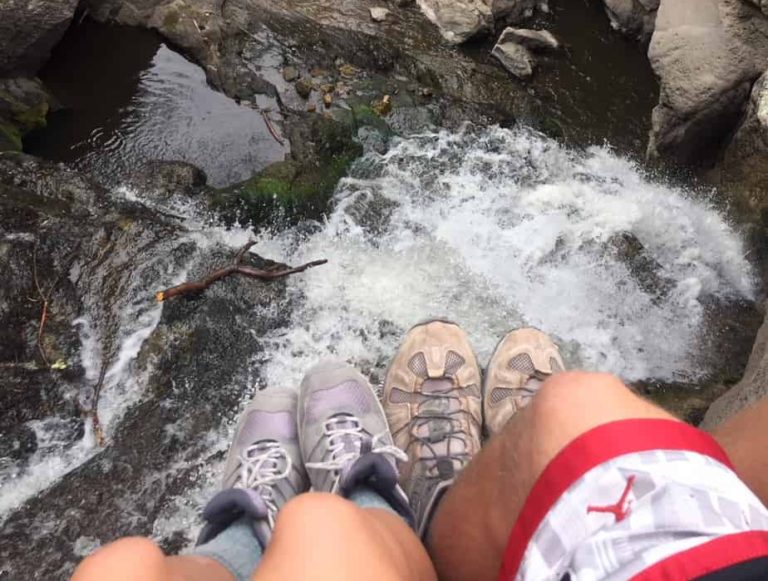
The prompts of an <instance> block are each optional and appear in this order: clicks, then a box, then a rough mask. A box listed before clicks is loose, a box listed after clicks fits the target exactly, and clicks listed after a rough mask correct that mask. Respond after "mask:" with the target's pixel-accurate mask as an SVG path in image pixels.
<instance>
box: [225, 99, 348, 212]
mask: <svg viewBox="0 0 768 581" xmlns="http://www.w3.org/2000/svg"><path fill="white" fill-rule="evenodd" d="M288 127H289V131H290V133H289V135H288V137H289V139H290V140H291V143H293V144H294V147H293V149H292V151H291V157H290V159H288V160H286V161H281V162H278V163H275V164H272V165H270V166H269V167H267V168H266V169H265V170H263V171H262V172H260V173H259V174H258V175H256V176H254V177H253V178H251V179H250V180H247V181H245V182H243V183H240V184H236V185H234V186H232V187H229V188H225V189H223V190H219V191H216V192H212V193H211V194H210V203H211V206H212V208H214V209H216V211H217V212H219V213H221V214H223V215H224V216H225V218H227V219H232V220H233V219H240V220H242V221H251V222H252V223H254V224H260V223H262V222H264V221H265V220H267V219H270V218H271V217H274V216H275V215H276V214H277V215H279V214H281V213H282V215H284V216H286V217H288V218H289V219H294V218H296V217H301V216H309V217H319V216H320V215H322V213H323V212H324V211H326V210H327V205H328V202H329V200H330V197H331V195H332V194H333V192H334V190H335V188H336V184H337V183H338V181H339V179H341V178H342V177H343V176H344V175H346V173H347V170H348V169H349V166H350V165H351V163H352V162H353V161H354V160H355V159H357V158H358V157H360V155H362V147H361V146H360V144H359V143H357V142H356V141H355V139H354V137H355V126H354V125H353V123H352V122H351V121H349V122H339V121H336V120H334V119H332V118H328V117H325V116H321V115H313V114H307V113H301V114H296V115H295V118H294V119H292V120H291V122H290V123H289V124H288Z"/></svg>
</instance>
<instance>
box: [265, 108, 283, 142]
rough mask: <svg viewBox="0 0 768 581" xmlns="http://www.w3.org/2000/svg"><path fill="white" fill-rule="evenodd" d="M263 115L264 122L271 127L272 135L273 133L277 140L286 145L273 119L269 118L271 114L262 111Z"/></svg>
mask: <svg viewBox="0 0 768 581" xmlns="http://www.w3.org/2000/svg"><path fill="white" fill-rule="evenodd" d="M261 116H262V117H263V118H264V123H266V124H267V129H269V133H270V135H272V137H274V138H275V141H277V142H278V143H279V144H280V145H285V141H284V140H283V138H282V137H280V136H279V135H278V134H277V131H275V127H274V126H273V125H272V120H271V119H270V118H269V115H267V112H266V111H262V112H261Z"/></svg>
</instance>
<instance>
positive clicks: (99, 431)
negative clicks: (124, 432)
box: [88, 361, 107, 446]
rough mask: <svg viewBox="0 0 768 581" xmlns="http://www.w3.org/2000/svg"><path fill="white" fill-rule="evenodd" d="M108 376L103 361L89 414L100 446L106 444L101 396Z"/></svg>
mask: <svg viewBox="0 0 768 581" xmlns="http://www.w3.org/2000/svg"><path fill="white" fill-rule="evenodd" d="M106 376H107V364H106V363H105V362H104V361H102V363H101V372H100V373H99V380H98V381H97V382H96V386H95V387H94V388H93V398H92V399H91V409H90V411H89V412H88V415H90V416H91V419H92V420H93V435H94V436H96V443H97V444H98V445H99V446H104V441H105V439H104V429H103V428H102V427H101V422H100V421H99V397H100V396H101V388H102V387H103V386H104V378H105V377H106Z"/></svg>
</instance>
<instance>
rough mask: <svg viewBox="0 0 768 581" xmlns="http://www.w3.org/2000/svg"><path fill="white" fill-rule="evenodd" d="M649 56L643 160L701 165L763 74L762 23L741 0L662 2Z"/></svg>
mask: <svg viewBox="0 0 768 581" xmlns="http://www.w3.org/2000/svg"><path fill="white" fill-rule="evenodd" d="M648 56H649V58H650V61H651V65H652V66H653V69H654V72H655V73H656V75H657V76H658V77H659V82H660V85H661V87H660V88H661V91H660V98H659V104H658V106H657V107H656V108H655V109H654V111H653V118H652V129H651V135H650V143H649V145H648V154H649V156H650V157H656V156H661V157H668V158H672V159H674V160H676V161H679V162H682V163H686V164H693V165H700V166H701V165H708V164H711V163H712V161H713V160H714V158H715V157H716V156H717V155H718V153H719V151H720V150H721V148H722V146H723V144H724V142H725V140H726V139H727V138H728V136H729V135H730V134H731V133H732V132H733V130H734V129H735V127H736V124H737V123H738V121H739V119H740V117H741V114H742V111H743V108H744V106H745V104H746V101H747V99H748V97H749V92H750V89H751V86H752V84H753V82H754V81H755V79H757V78H758V77H759V76H760V75H761V74H762V72H763V71H764V70H765V69H766V68H768V19H766V18H765V16H764V15H763V14H762V13H760V12H759V11H757V10H755V9H754V7H752V6H750V5H749V4H748V3H745V2H743V1H742V0H662V1H661V4H660V7H659V11H658V15H657V18H656V29H655V31H654V33H653V37H652V39H651V44H650V47H649V49H648Z"/></svg>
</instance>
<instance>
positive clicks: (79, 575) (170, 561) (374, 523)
mask: <svg viewBox="0 0 768 581" xmlns="http://www.w3.org/2000/svg"><path fill="white" fill-rule="evenodd" d="M310 578H311V579H318V580H320V581H322V580H325V579H327V580H328V581H344V580H346V579H349V580H350V581H352V580H355V581H356V580H358V579H362V578H365V579H370V580H372V581H376V580H385V579H387V580H397V579H403V580H405V579H407V580H409V581H411V580H412V581H432V580H433V579H435V578H436V577H435V573H434V569H433V568H432V564H431V563H430V561H429V557H428V556H427V553H426V551H425V550H424V547H423V546H422V544H421V542H420V541H419V539H418V537H417V536H416V535H415V534H414V532H413V531H412V530H411V529H410V528H409V527H408V525H406V523H405V521H404V520H403V519H402V518H400V517H398V516H396V515H394V514H392V513H391V512H389V511H386V510H381V509H375V508H366V509H364V508H360V507H358V506H357V505H355V504H353V503H352V502H350V501H348V500H345V499H343V498H341V497H339V496H336V495H331V494H323V493H310V494H303V495H301V496H298V497H296V498H295V499H293V500H291V501H290V502H289V503H288V504H286V505H285V507H284V508H283V509H282V510H281V511H280V513H279V515H278V519H277V523H276V525H275V530H274V533H273V537H272V541H271V542H270V544H269V546H268V548H267V550H266V552H265V553H264V557H263V559H262V561H261V563H260V564H259V567H258V568H257V569H256V572H255V573H254V575H253V577H252V579H254V580H255V581H264V580H270V579H275V580H278V579H280V580H284V579H310ZM104 579H109V580H110V581H139V580H141V581H233V577H232V576H231V574H230V573H229V572H228V571H227V569H225V568H224V567H223V566H222V565H220V564H219V563H218V562H217V561H215V560H213V559H208V558H204V557H199V556H181V557H165V556H164V555H163V553H162V551H161V550H160V549H159V548H158V547H157V546H156V545H155V544H154V543H153V542H152V541H150V540H149V539H143V538H129V539H122V540H120V541H117V542H115V543H112V544H110V545H107V546H106V547H104V548H103V549H101V550H99V551H97V552H96V553H94V554H93V555H92V556H90V557H88V558H87V559H86V560H85V561H83V563H82V564H81V565H80V566H79V567H78V569H77V571H75V575H74V577H73V581H102V580H104Z"/></svg>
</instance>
